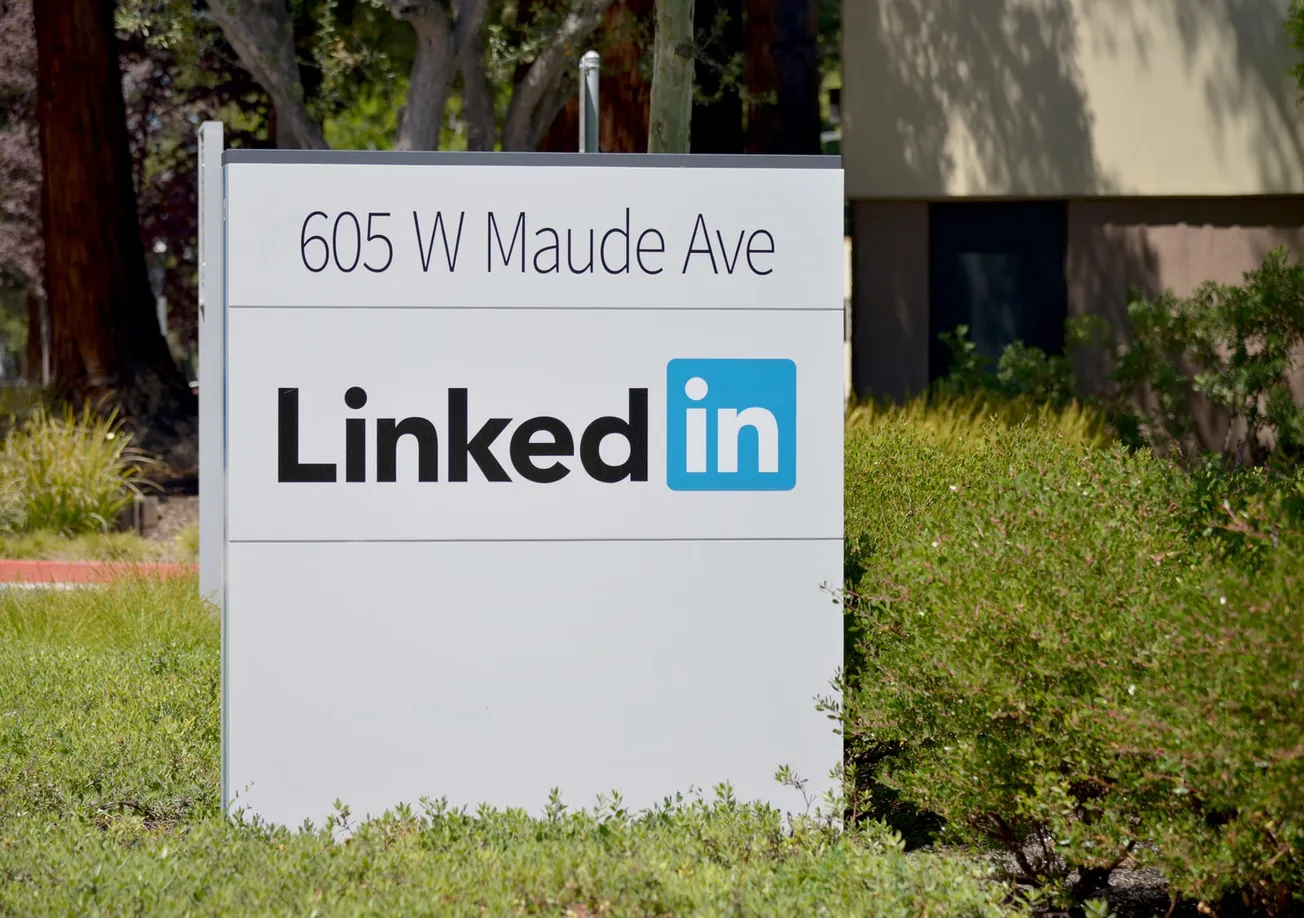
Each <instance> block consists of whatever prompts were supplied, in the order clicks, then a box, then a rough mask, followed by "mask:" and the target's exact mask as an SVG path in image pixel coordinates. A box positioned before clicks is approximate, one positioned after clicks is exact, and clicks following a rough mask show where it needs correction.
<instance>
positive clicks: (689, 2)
mask: <svg viewBox="0 0 1304 918" xmlns="http://www.w3.org/2000/svg"><path fill="white" fill-rule="evenodd" d="M695 60H696V48H695V45H694V43H693V0H657V32H656V44H655V46H654V48H653V49H652V108H651V111H650V113H649V115H648V122H649V124H648V143H647V149H648V152H649V153H687V152H688V144H689V141H690V139H691V135H690V131H691V125H692V118H693V66H694V63H695Z"/></svg>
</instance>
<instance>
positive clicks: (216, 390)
mask: <svg viewBox="0 0 1304 918" xmlns="http://www.w3.org/2000/svg"><path fill="white" fill-rule="evenodd" d="M222 135H223V130H222V123H221V122H220V121H205V122H204V123H203V124H202V125H200V127H199V189H198V191H199V594H200V595H201V596H202V597H203V598H204V599H207V600H209V601H210V602H213V603H216V604H217V605H219V606H221V605H222V603H223V593H224V586H225V582H226V577H225V573H224V570H223V568H224V566H225V561H224V557H223V556H224V554H225V546H226V510H225V507H226V468H225V466H226V430H225V420H226V419H225V414H226V405H225V403H224V399H225V397H226V391H225V390H226V385H225V383H226V380H225V379H224V374H225V372H226V360H225V359H224V357H225V355H224V352H223V351H224V347H225V338H226V325H225V323H226V291H225V289H224V285H225V283H226V253H225V243H226V239H225V223H226V221H225V219H224V216H223V213H222V208H223V198H224V194H223V181H222V147H223V136H222Z"/></svg>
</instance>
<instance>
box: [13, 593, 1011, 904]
mask: <svg viewBox="0 0 1304 918" xmlns="http://www.w3.org/2000/svg"><path fill="white" fill-rule="evenodd" d="M218 631H219V626H218V621H217V619H216V618H215V617H214V616H213V615H212V614H211V611H210V609H209V607H207V606H206V605H205V604H203V603H202V602H201V601H200V600H199V598H198V596H197V593H196V590H195V583H194V580H193V579H187V580H178V581H165V582H162V583H149V582H137V583H124V584H120V585H118V586H114V587H112V588H108V589H97V590H81V591H70V592H58V593H56V592H44V591H42V592H40V593H36V592H23V593H15V592H5V593H0V698H2V699H3V700H4V701H3V704H0V776H2V777H0V914H3V915H10V914H14V915H34V916H35V915H51V916H54V915H59V916H62V915H69V914H143V915H173V914H175V915H181V914H187V915H243V914H304V915H308V914H313V913H316V914H330V915H361V914H375V915H441V916H442V915H476V916H479V915H483V914H490V915H501V914H517V913H531V914H557V915H575V916H580V915H587V916H597V915H668V914H675V915H681V914H682V915H691V914H702V915H721V914H726V913H728V914H746V915H782V916H788V915H810V914H867V915H894V916H896V915H899V916H906V915H920V914H928V915H933V916H974V918H978V916H996V915H1001V914H1006V913H1008V910H1007V909H1006V908H1005V907H1003V906H1002V905H1001V900H1002V899H1003V897H1004V895H1005V890H1004V889H1003V888H1002V887H1001V886H1000V885H999V884H994V883H992V882H990V881H988V880H987V879H986V875H987V874H988V873H989V870H988V869H986V868H984V867H983V866H982V865H980V864H978V863H976V862H974V861H973V860H972V859H964V858H960V857H955V856H937V855H909V856H906V855H905V854H904V853H903V852H902V851H901V843H900V840H899V838H898V837H896V836H894V835H893V834H891V833H890V832H888V831H886V830H884V829H882V828H877V827H869V828H867V829H866V830H865V831H863V832H852V833H841V832H837V831H835V830H834V829H833V828H832V827H829V826H827V825H821V824H819V823H816V822H814V821H808V820H805V819H798V820H796V821H795V822H793V823H791V824H790V825H787V826H785V825H784V824H783V822H782V821H781V819H780V816H779V814H778V813H777V812H775V811H773V810H770V809H767V808H764V807H757V806H748V805H744V804H742V803H739V802H737V801H736V800H734V799H733V798H732V796H731V795H730V794H729V793H728V791H727V789H724V788H721V789H719V790H718V791H717V795H716V797H715V799H713V800H705V799H689V800H682V799H675V800H673V801H668V802H667V804H666V805H665V806H663V807H661V808H659V809H657V810H656V811H654V812H651V813H646V814H637V815H636V814H632V813H629V812H627V811H626V810H625V808H624V807H623V806H622V805H621V803H620V801H619V800H618V799H609V800H607V801H605V802H604V804H603V805H602V806H601V807H599V808H598V809H596V810H594V811H590V812H571V811H568V810H567V809H566V807H564V806H562V805H561V802H560V801H559V800H554V801H553V802H552V803H551V804H550V805H549V806H548V808H547V810H546V811H545V812H544V813H543V814H541V818H530V817H528V816H527V815H526V814H524V813H523V812H520V811H515V810H513V811H507V812H500V811H493V810H491V809H488V808H484V809H481V810H479V811H477V812H475V813H474V814H472V813H467V812H462V811H455V810H452V809H450V808H448V807H447V806H445V805H443V804H442V803H439V802H431V803H429V804H427V805H425V806H423V807H420V808H417V809H415V810H413V809H398V810H396V811H395V812H394V813H391V814H389V815H388V816H386V817H385V818H382V819H380V820H376V821H373V822H368V823H366V824H363V825H361V826H351V827H350V828H351V836H350V837H349V839H348V840H347V841H346V842H340V841H339V840H338V839H339V838H340V836H341V834H342V833H341V831H340V830H341V829H342V828H343V827H344V825H346V824H347V818H348V814H347V809H341V810H340V811H339V812H338V813H337V814H335V817H334V819H333V821H332V822H331V823H328V824H327V825H326V826H325V827H323V828H322V829H320V830H318V831H296V832H291V831H287V830H283V829H273V828H269V827H267V826H263V825H257V824H249V823H235V822H233V821H230V820H228V819H226V818H224V817H223V816H221V815H220V813H219V803H218V784H219V751H218V750H219V733H220V715H219V691H220V683H219V659H218V644H219V634H218ZM432 791H435V792H437V791H438V788H432ZM322 815H323V817H325V816H327V815H328V814H325V813H323V814H322Z"/></svg>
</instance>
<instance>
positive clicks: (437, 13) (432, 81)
mask: <svg viewBox="0 0 1304 918" xmlns="http://www.w3.org/2000/svg"><path fill="white" fill-rule="evenodd" d="M423 12H424V13H425V15H413V16H408V17H405V18H407V19H408V20H409V21H410V22H411V23H412V28H413V29H414V30H415V31H416V33H417V49H416V53H415V54H414V55H413V58H412V72H411V74H410V76H409V77H408V95H407V103H406V104H405V105H404V106H403V116H402V118H401V119H400V121H399V127H398V136H397V137H396V138H395V139H394V149H396V150H437V149H439V135H440V133H441V132H442V130H443V127H444V108H445V106H446V105H447V104H448V93H449V91H450V90H451V89H452V88H453V77H454V76H455V75H456V74H457V57H456V55H455V53H454V44H453V29H452V26H451V25H450V23H449V22H448V17H447V16H445V15H444V12H443V10H442V9H441V8H440V7H439V5H438V4H437V3H431V4H430V5H429V7H428V8H427V9H426V10H424V11H423Z"/></svg>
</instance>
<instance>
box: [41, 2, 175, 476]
mask: <svg viewBox="0 0 1304 918" xmlns="http://www.w3.org/2000/svg"><path fill="white" fill-rule="evenodd" d="M36 45H37V61H38V67H37V116H38V118H39V121H40V137H41V160H42V164H43V166H44V172H45V176H46V181H45V183H44V185H43V190H42V199H41V205H42V208H41V209H42V212H43V215H44V224H45V225H44V236H45V291H46V301H47V303H48V306H49V317H50V343H51V355H50V362H51V376H52V380H51V382H52V383H53V385H54V386H55V388H56V390H57V391H60V392H62V393H64V394H66V395H68V396H70V397H73V398H77V399H82V398H96V399H98V398H104V397H107V398H109V399H111V400H112V401H113V402H115V403H116V404H117V405H118V406H119V407H120V408H121V409H122V411H123V413H124V415H125V416H126V417H127V418H128V419H129V420H130V421H131V422H132V426H133V427H134V428H135V429H136V431H137V433H138V442H139V443H140V445H142V446H144V447H145V448H147V449H150V450H151V451H155V452H165V453H167V454H168V455H167V456H166V458H168V459H169V460H171V461H172V462H173V464H174V465H175V464H176V463H177V460H178V459H180V460H182V464H184V461H185V459H186V458H187V453H188V452H189V449H191V448H193V438H194V414H195V400H194V397H193V395H191V392H190V388H189V386H187V385H186V383H185V380H184V379H183V378H182V376H181V373H180V371H179V370H178V369H177V366H176V364H175V363H174V362H173V360H172V355H171V353H170V352H169V350H168V347H167V343H166V342H165V340H164V338H163V335H162V333H161V332H160V330H159V327H158V318H157V313H156V311H155V305H154V297H153V293H152V292H151V290H150V285H149V277H148V274H147V273H146V267H145V251H144V247H143V245H142V243H141V238H140V224H139V220H138V216H137V212H136V195H135V189H134V188H133V186H132V179H131V152H130V149H129V146H128V140H127V120H126V109H125V106H124V105H123V100H122V73H121V70H120V67H119V63H118V51H117V39H116V36H115V35H114V30H113V0H59V2H57V3H56V2H38V3H37V4H36ZM178 447H180V449H179V450H178Z"/></svg>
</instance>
